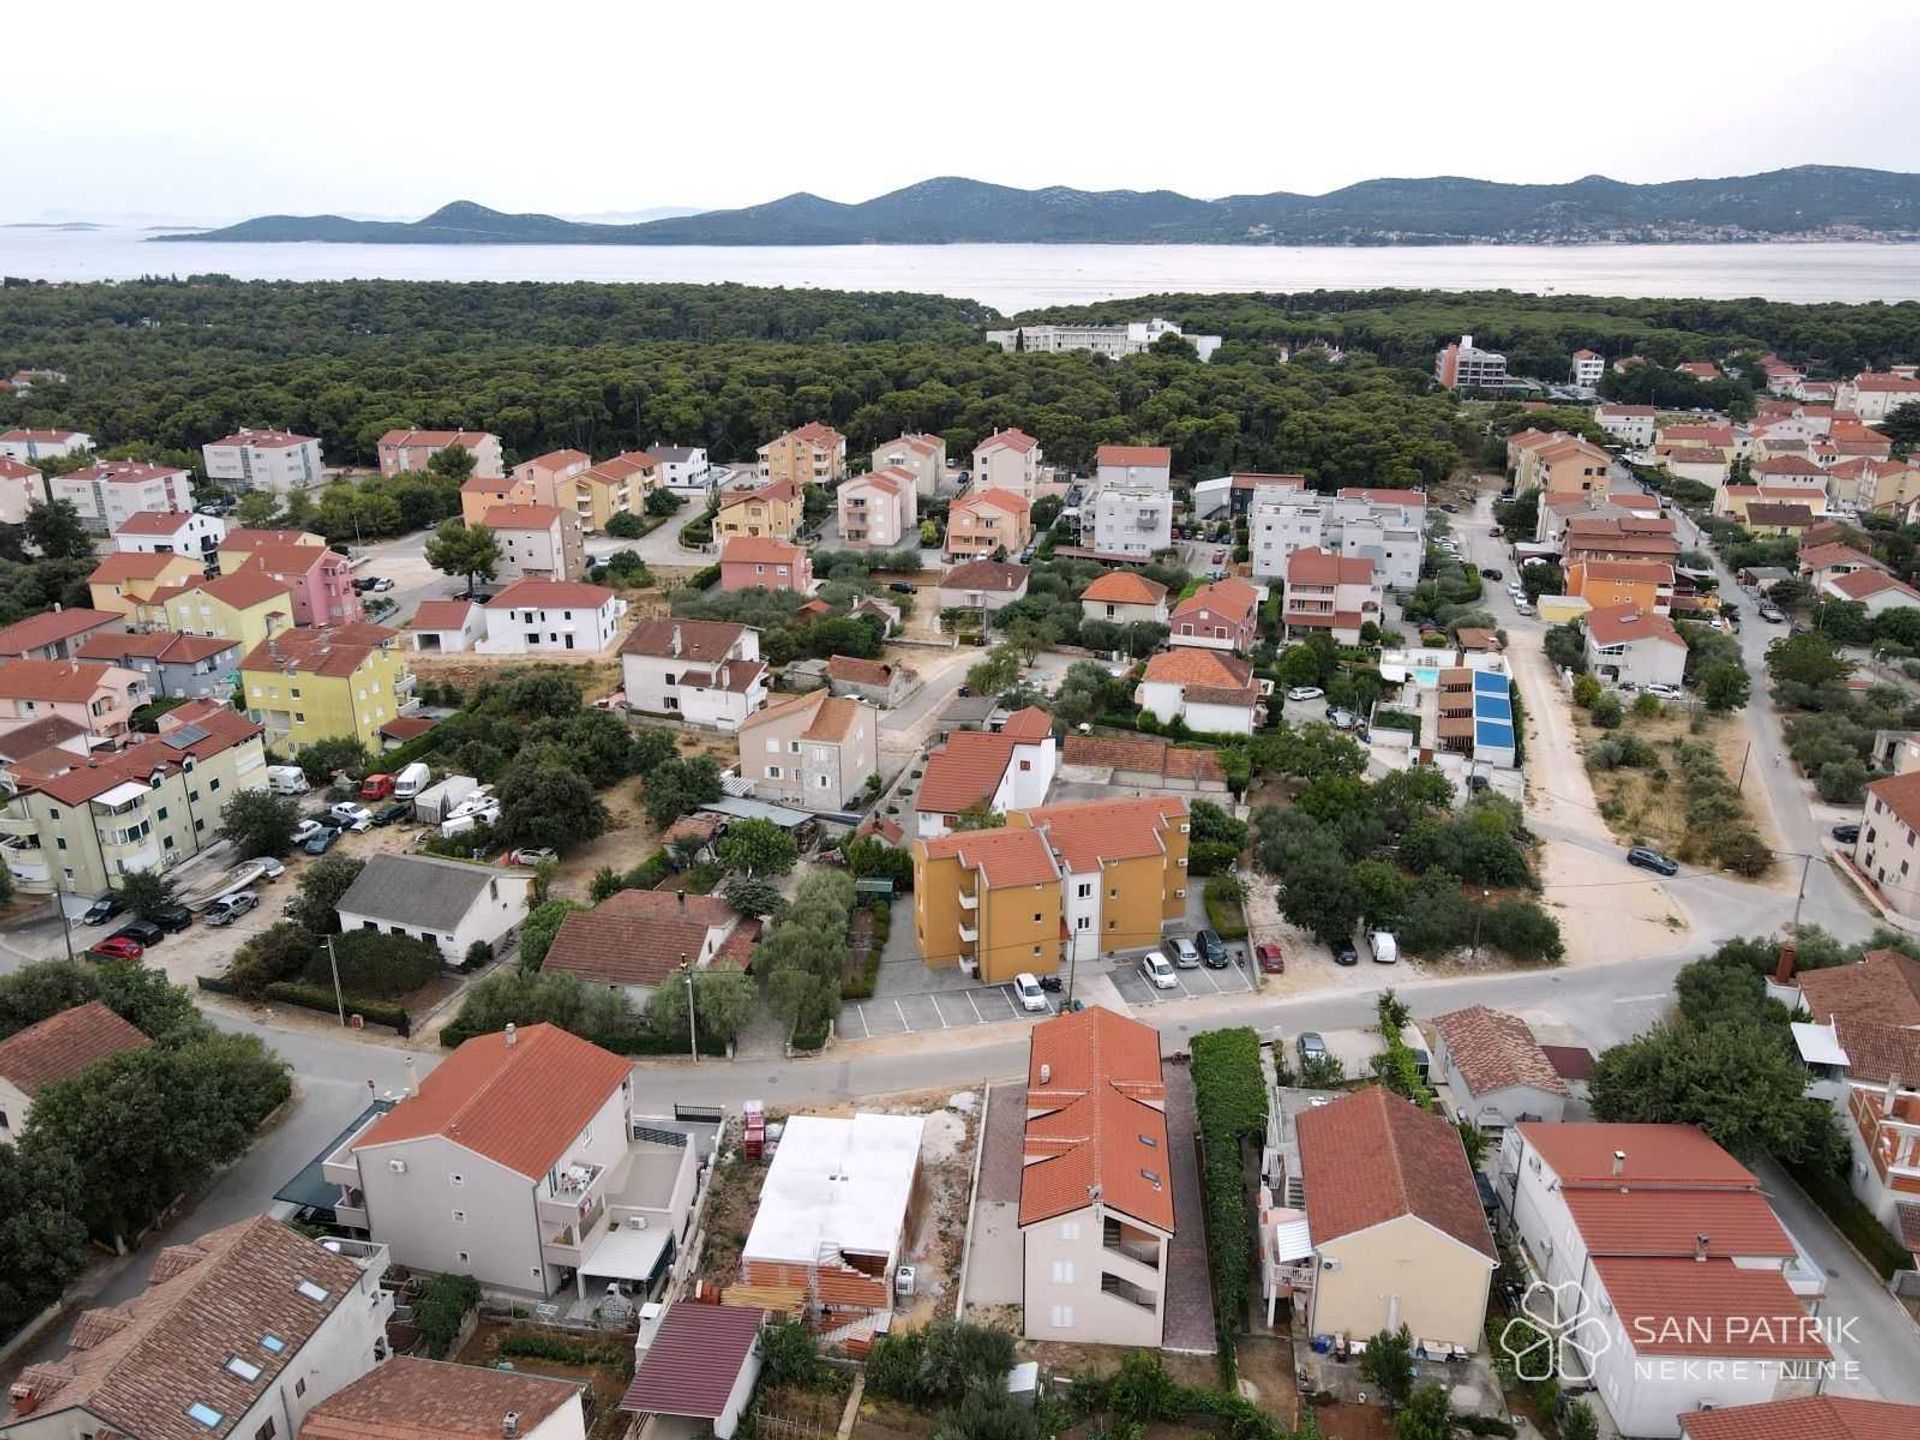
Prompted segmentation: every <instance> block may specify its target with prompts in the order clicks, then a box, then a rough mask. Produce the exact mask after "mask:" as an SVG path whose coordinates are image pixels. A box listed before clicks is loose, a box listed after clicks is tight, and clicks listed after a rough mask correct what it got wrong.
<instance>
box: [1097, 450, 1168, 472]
mask: <svg viewBox="0 0 1920 1440" xmlns="http://www.w3.org/2000/svg"><path fill="white" fill-rule="evenodd" d="M1093 459H1094V463H1095V464H1096V465H1158V466H1161V467H1162V468H1168V467H1171V466H1172V464H1173V451H1172V450H1171V449H1170V448H1168V447H1167V446H1165V445H1102V446H1101V447H1100V448H1099V449H1098V450H1096V451H1094V452H1093Z"/></svg>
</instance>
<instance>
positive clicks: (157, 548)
mask: <svg viewBox="0 0 1920 1440" xmlns="http://www.w3.org/2000/svg"><path fill="white" fill-rule="evenodd" d="M226 534H227V522H226V521H224V520H222V519H221V518H220V517H219V516H218V515H202V514H201V513H200V512H199V511H198V510H142V511H140V512H139V513H138V514H136V515H130V516H128V517H127V519H126V522H125V523H124V524H122V525H121V527H120V528H119V529H118V530H116V531H114V532H113V543H114V544H115V545H116V546H117V547H119V548H120V549H122V550H131V551H135V552H137V553H141V554H147V555H191V556H193V557H194V559H196V560H198V561H199V562H200V564H201V566H202V567H203V568H204V569H208V570H217V569H218V568H219V566H220V542H221V541H222V540H224V539H225V538H226Z"/></svg>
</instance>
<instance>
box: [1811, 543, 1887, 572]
mask: <svg viewBox="0 0 1920 1440" xmlns="http://www.w3.org/2000/svg"><path fill="white" fill-rule="evenodd" d="M1836 565H1850V566H1860V565H1865V566H1869V567H1871V568H1873V569H1875V570H1884V569H1886V568H1887V567H1886V566H1884V565H1882V564H1881V563H1880V562H1879V561H1878V560H1876V559H1874V558H1873V557H1872V556H1871V555H1868V554H1865V553H1863V552H1861V551H1859V550H1856V549H1854V548H1853V546H1851V545H1840V544H1820V545H1803V546H1801V549H1800V568H1801V569H1802V570H1830V569H1832V568H1833V567H1834V566H1836Z"/></svg>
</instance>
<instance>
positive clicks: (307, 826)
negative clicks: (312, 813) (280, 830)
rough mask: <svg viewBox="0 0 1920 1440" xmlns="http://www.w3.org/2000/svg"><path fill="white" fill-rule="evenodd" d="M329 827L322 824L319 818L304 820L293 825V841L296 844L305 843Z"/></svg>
mask: <svg viewBox="0 0 1920 1440" xmlns="http://www.w3.org/2000/svg"><path fill="white" fill-rule="evenodd" d="M327 828H328V827H327V826H325V825H322V824H321V823H320V822H319V821H318V820H302V821H301V822H300V823H299V824H298V825H296V826H294V827H293V843H294V844H296V845H304V844H306V843H307V841H309V840H311V839H312V838H313V837H314V836H316V835H318V834H319V833H320V832H321V831H322V830H325V829H327Z"/></svg>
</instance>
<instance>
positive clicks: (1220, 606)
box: [1167, 578, 1260, 650]
mask: <svg viewBox="0 0 1920 1440" xmlns="http://www.w3.org/2000/svg"><path fill="white" fill-rule="evenodd" d="M1167 625H1168V628H1169V630H1170V632H1171V633H1170V634H1169V635H1168V636H1167V643H1168V644H1169V645H1175V646H1180V645H1190V646H1197V647H1199V648H1201V649H1205V650H1251V649H1252V648H1253V642H1254V640H1255V639H1256V638H1257V637H1258V634H1259V629H1260V592H1259V591H1258V590H1257V589H1255V588H1254V587H1253V586H1252V585H1249V584H1248V583H1247V582H1246V581H1245V580H1241V579H1238V578H1229V579H1226V580H1216V581H1214V582H1213V583H1212V584H1211V585H1202V586H1200V588H1199V589H1197V590H1195V591H1194V592H1193V593H1192V594H1191V595H1189V596H1187V598H1186V599H1184V600H1182V601H1181V602H1180V603H1179V604H1177V605H1175V606H1174V607H1173V610H1172V611H1171V613H1169V615H1168V616H1167Z"/></svg>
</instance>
